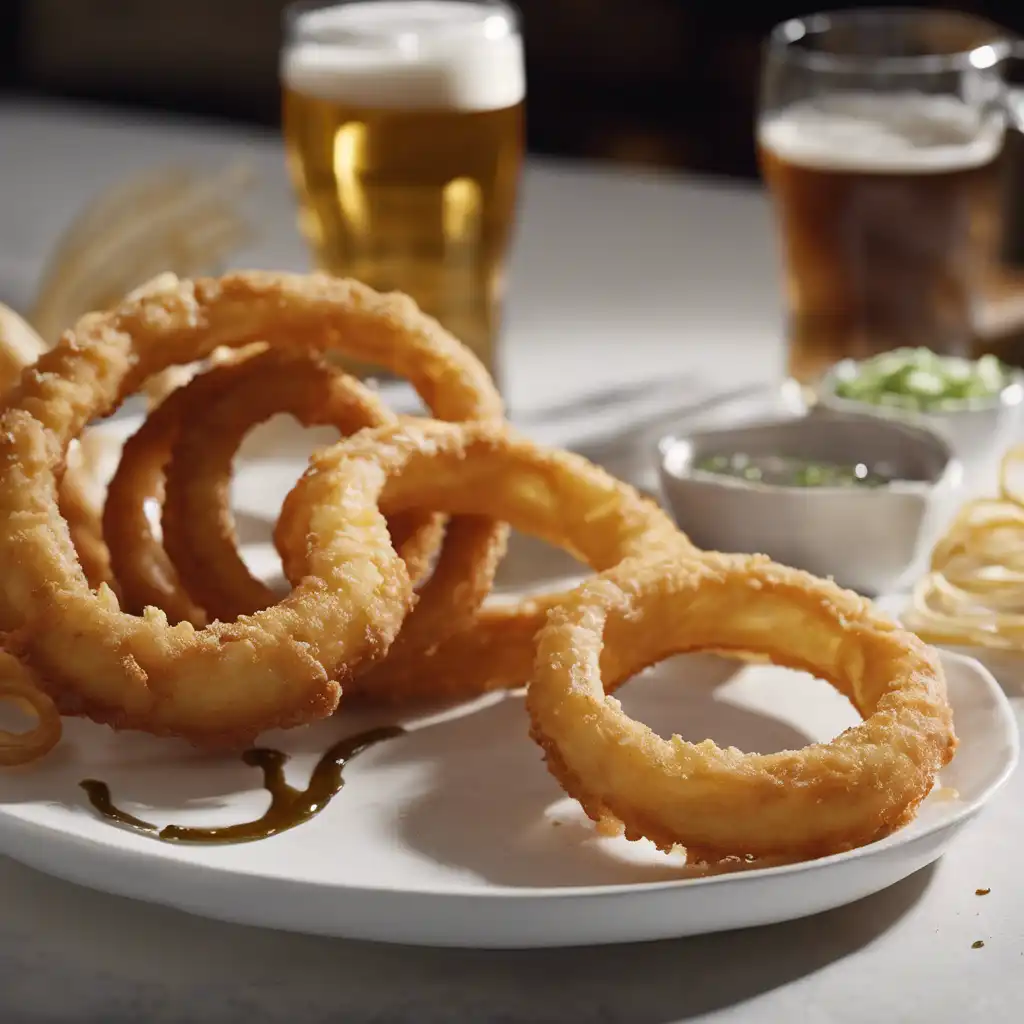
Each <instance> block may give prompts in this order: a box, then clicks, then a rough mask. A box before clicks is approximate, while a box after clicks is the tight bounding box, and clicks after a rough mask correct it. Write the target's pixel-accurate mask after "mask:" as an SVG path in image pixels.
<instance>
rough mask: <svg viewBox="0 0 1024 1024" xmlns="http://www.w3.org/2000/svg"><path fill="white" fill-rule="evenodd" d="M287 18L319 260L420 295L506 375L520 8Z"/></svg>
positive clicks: (300, 175)
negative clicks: (502, 346) (504, 308)
mask: <svg viewBox="0 0 1024 1024" xmlns="http://www.w3.org/2000/svg"><path fill="white" fill-rule="evenodd" d="M285 26H286V27H285V32H286V37H285V42H284V48H283V51H282V55H281V82H282V88H283V94H284V95H283V115H282V116H283V122H284V137H285V146H286V151H287V159H288V167H289V171H290V174H291V178H292V181H293V184H294V187H295V191H296V194H297V197H298V203H299V228H300V230H301V232H302V234H303V235H304V236H305V238H306V239H307V241H308V244H309V246H310V249H311V251H312V254H313V259H314V262H315V264H316V265H317V267H318V268H319V269H321V270H325V271H327V272H329V273H332V274H336V275H338V276H344V277H353V278H357V279H358V280H360V281H363V282H364V283H365V284H368V285H370V286H371V287H373V288H375V289H377V290H379V291H385V292H386V291H402V292H405V293H407V294H408V295H411V296H412V297H413V299H415V300H416V302H417V303H418V304H419V306H420V307H421V308H422V309H423V310H425V311H426V312H427V313H429V314H431V315H432V316H434V317H436V318H437V319H438V320H439V321H440V322H441V323H442V324H443V325H444V326H445V327H447V328H448V330H450V331H451V332H452V333H453V334H454V335H456V337H458V338H459V339H460V340H462V341H463V342H464V343H465V344H466V345H468V346H469V347H470V348H471V349H472V350H473V351H474V352H475V353H476V354H477V355H478V356H479V357H480V359H481V360H482V361H483V362H484V364H485V365H486V366H487V367H488V369H489V370H490V371H491V372H492V374H495V376H497V371H498V334H499V329H500V320H501V305H502V296H503V292H504V279H505V260H506V252H507V249H508V246H509V243H510V238H511V234H512V229H513V221H514V218H515V208H516V193H517V188H518V183H519V175H520V169H521V165H522V159H523V121H524V118H523V102H524V97H525V91H526V86H525V71H524V65H523V47H522V39H521V35H520V30H519V24H518V19H517V17H516V13H515V11H514V9H513V8H512V7H510V6H508V5H507V4H504V3H501V2H497V0H340V2H339V0H334V2H333V3H313V4H309V3H301V4H295V5H292V6H291V7H289V8H288V9H287V10H286V14H285ZM363 369H365V368H363Z"/></svg>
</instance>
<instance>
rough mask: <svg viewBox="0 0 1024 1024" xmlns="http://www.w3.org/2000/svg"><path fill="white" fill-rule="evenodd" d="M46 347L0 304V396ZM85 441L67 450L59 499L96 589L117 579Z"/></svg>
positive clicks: (9, 310)
mask: <svg viewBox="0 0 1024 1024" xmlns="http://www.w3.org/2000/svg"><path fill="white" fill-rule="evenodd" d="M47 347H48V346H47V344H46V342H45V341H43V339H42V338H41V337H40V336H39V335H38V334H37V333H36V331H35V330H34V328H33V327H32V326H31V325H30V324H29V323H28V322H27V321H26V320H23V319H22V318H21V317H20V316H18V314H17V313H15V312H14V311H13V310H12V309H8V308H7V307H6V306H5V305H3V303H0V396H2V395H5V394H6V393H7V392H8V391H10V390H11V389H12V388H13V387H14V385H15V384H16V383H17V382H18V380H19V378H20V377H21V374H22V372H23V371H24V369H25V367H26V366H31V365H32V364H33V363H34V362H35V361H36V360H37V359H38V358H39V357H40V356H41V355H42V354H43V353H44V352H45V351H46V350H47ZM86 440H87V437H83V438H81V439H80V440H78V441H76V442H75V443H74V444H73V445H71V446H70V447H69V448H68V455H67V463H66V465H65V467H64V473H63V475H62V476H61V480H60V484H59V488H60V498H59V500H60V508H61V514H62V515H63V516H64V518H65V519H66V520H67V522H68V529H69V530H70V531H71V542H72V544H74V546H75V550H76V551H77V553H78V558H79V561H80V562H81V563H82V569H83V570H84V572H85V577H86V579H87V580H88V581H89V585H90V586H91V587H93V588H95V587H98V586H99V585H100V584H101V583H107V584H108V585H114V580H113V574H112V571H111V567H110V554H109V552H108V551H107V546H106V544H105V543H104V540H103V531H102V528H101V525H100V510H99V505H98V504H97V503H96V502H95V501H93V500H92V499H91V497H90V495H89V493H88V486H87V484H88V477H89V476H90V474H91V470H92V468H93V467H91V466H90V465H88V460H87V459H86V457H85V452H84V451H83V448H82V446H83V444H84V443H85V441H86Z"/></svg>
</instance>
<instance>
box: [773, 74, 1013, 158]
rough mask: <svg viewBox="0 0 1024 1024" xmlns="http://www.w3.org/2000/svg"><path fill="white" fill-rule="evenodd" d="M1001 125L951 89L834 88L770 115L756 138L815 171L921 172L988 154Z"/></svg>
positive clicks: (990, 155) (781, 155) (995, 145)
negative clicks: (941, 92) (936, 92)
mask: <svg viewBox="0 0 1024 1024" xmlns="http://www.w3.org/2000/svg"><path fill="white" fill-rule="evenodd" d="M1003 127H1004V126H1003V121H1002V118H1000V117H993V116H992V115H990V114H986V115H983V114H981V113H980V112H979V111H978V110H977V108H972V107H971V106H969V105H967V104H966V103H963V102H961V101H960V100H958V99H957V98H956V97H953V96H929V95H925V94H921V93H901V94H895V95H893V94H880V93H837V94H834V95H831V96H822V97H819V98H817V99H814V100H807V101H804V102H801V103H794V104H792V105H791V106H789V107H786V108H784V109H783V110H781V111H778V112H776V113H774V114H772V115H770V116H769V117H767V118H766V119H765V120H764V121H763V122H762V124H761V125H760V127H759V129H758V141H759V142H760V143H761V145H762V146H764V148H765V149H768V150H770V151H771V152H772V153H774V154H775V155H776V156H777V157H779V158H780V159H781V160H785V161H786V162H787V163H791V164H797V165H799V166H804V167H814V168H817V169H819V170H834V171H862V172H868V173H870V172H875V173H889V174H928V173H940V172H943V171H954V170H964V169H966V168H969V167H980V166H981V165H983V164H986V163H988V162H989V161H990V160H993V159H995V156H996V154H997V153H998V152H999V149H1000V147H1001V145H1002V141H1003Z"/></svg>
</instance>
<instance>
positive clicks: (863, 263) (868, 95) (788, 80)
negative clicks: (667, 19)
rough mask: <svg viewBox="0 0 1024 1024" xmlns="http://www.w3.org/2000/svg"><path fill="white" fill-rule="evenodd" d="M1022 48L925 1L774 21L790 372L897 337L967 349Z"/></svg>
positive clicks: (766, 170) (776, 171)
mask: <svg viewBox="0 0 1024 1024" xmlns="http://www.w3.org/2000/svg"><path fill="white" fill-rule="evenodd" d="M1013 48H1014V43H1013V42H1012V41H1011V40H1010V39H1008V38H1007V37H1006V35H1005V34H1004V33H1002V32H1001V31H1000V30H999V29H998V28H997V27H995V26H993V25H992V24H990V23H988V22H985V21H983V20H981V19H978V18H974V17H971V16H968V15H963V14H959V13H956V12H953V11H940V10H927V9H910V8H905V9H890V10H884V9H876V10H862V11H841V12H836V13H831V14H818V15H814V16H811V17H808V18H798V19H793V20H790V21H787V22H785V23H783V24H781V25H779V26H778V27H777V28H776V29H775V30H774V32H773V33H772V35H771V37H770V39H769V41H768V44H767V51H766V57H765V62H764V68H763V80H762V90H761V109H760V112H759V118H758V126H757V143H758V157H759V161H760V165H761V168H762V173H763V175H764V178H765V181H766V183H767V185H768V189H769V191H770V193H771V195H772V197H773V199H774V205H775V209H776V216H777V219H778V222H779V225H780V233H781V244H782V251H783V263H784V270H785V279H786V299H787V306H788V310H787V312H788V332H789V338H788V340H789V367H788V369H789V373H790V376H792V377H793V378H795V379H796V380H798V381H800V382H801V383H809V382H812V381H813V380H815V379H817V378H818V377H819V376H820V374H821V373H822V372H824V371H825V370H827V369H828V368H829V367H830V366H831V365H832V364H834V363H835V362H837V361H838V360H840V359H843V358H847V357H853V358H863V357H866V356H870V355H873V354H876V353H878V352H882V351H887V350H890V349H893V348H898V347H901V346H924V347H926V348H930V349H932V350H934V351H936V352H940V353H943V354H954V355H969V354H970V349H971V344H972V340H973V335H974V321H975V315H976V309H977V304H978V298H979V295H978V292H979V288H978V286H979V273H980V271H981V270H982V269H983V267H984V260H985V258H986V249H987V248H989V247H990V239H991V236H992V233H993V225H994V222H995V221H996V219H997V217H998V212H997V204H998V202H999V193H998V189H997V187H996V186H997V181H998V173H997V171H998V159H997V158H998V157H999V154H1000V152H1001V150H1002V148H1003V139H1004V133H1005V129H1006V124H1007V111H1008V103H1007V89H1006V85H1005V83H1004V82H1003V80H1002V77H1001V66H1002V65H1003V62H1004V60H1005V58H1006V57H1008V56H1009V55H1010V54H1011V52H1013Z"/></svg>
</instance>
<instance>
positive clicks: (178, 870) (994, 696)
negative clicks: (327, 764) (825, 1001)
mask: <svg viewBox="0 0 1024 1024" xmlns="http://www.w3.org/2000/svg"><path fill="white" fill-rule="evenodd" d="M936 649H937V650H938V652H939V655H940V660H941V661H942V662H943V667H944V668H945V666H946V664H947V663H951V664H953V665H956V666H957V667H958V669H959V670H960V671H966V672H969V673H971V674H972V675H973V676H974V677H975V680H974V681H975V682H978V683H981V684H983V685H984V688H985V691H986V693H987V695H988V698H989V703H990V705H991V706H992V707H993V710H995V712H996V714H997V716H998V720H999V723H1000V725H1001V727H1002V728H1001V732H1002V734H1003V739H1004V741H1005V742H1004V744H1003V745H1002V746H1001V749H1003V750H1004V757H1003V761H1002V765H1001V767H1000V769H999V771H998V772H997V774H996V775H995V777H994V778H993V779H991V780H990V781H989V782H988V784H987V785H986V786H985V787H984V788H983V789H982V791H981V792H980V793H979V794H978V795H977V796H975V797H974V798H973V799H972V800H970V801H967V802H964V803H962V804H961V805H960V806H958V807H957V808H956V809H955V810H953V811H951V813H950V814H949V815H948V816H944V817H942V818H940V819H939V820H938V821H935V822H932V823H931V824H929V825H927V826H925V827H924V828H922V829H921V830H920V831H917V832H915V833H913V834H911V833H908V832H907V831H906V830H905V829H899V830H897V831H896V832H893V833H891V834H890V835H888V836H885V837H884V838H883V839H880V840H878V841H876V842H873V843H869V844H867V845H865V846H860V847H857V848H855V849H853V850H846V851H843V852H840V853H834V854H830V855H828V856H826V857H819V858H816V859H814V860H807V861H797V862H795V863H792V864H779V865H772V866H767V867H762V868H749V869H746V870H739V871H733V872H724V873H722V874H715V875H705V876H699V877H689V878H671V879H661V880H658V881H650V882H617V883H611V884H604V885H601V884H598V885H584V886H571V885H569V886H522V887H515V888H513V887H505V888H498V887H495V888H493V889H482V888H471V887H469V886H466V887H465V888H463V887H462V886H460V885H459V884H452V883H449V884H446V885H445V887H444V888H417V889H409V888H404V889H403V888H400V887H397V886H393V885H392V886H387V885H351V884H347V883H345V882H344V881H341V880H339V881H338V882H330V883H326V882H324V881H322V880H309V879H301V878H289V877H285V876H281V875H274V874H267V873H265V872H263V871H239V869H238V868H237V867H235V866H231V865H227V864H216V863H197V862H196V861H194V860H191V859H189V858H188V857H187V856H178V857H175V856H158V857H155V858H153V857H151V856H150V855H149V854H148V853H146V852H145V847H135V846H116V845H110V844H108V843H105V842H104V841H103V840H102V839H98V838H96V837H93V836H84V835H81V834H79V833H68V832H62V833H61V838H62V841H63V844H67V846H72V847H78V848H79V849H80V850H82V851H83V852H84V851H85V850H88V856H89V858H90V862H91V863H94V864H95V863H96V858H97V857H102V856H106V857H112V858H113V859H115V860H118V861H121V862H122V863H123V862H124V861H125V860H128V861H132V862H135V863H139V862H144V861H150V860H152V861H155V863H157V864H159V865H161V867H162V869H163V870H165V871H173V872H174V873H175V874H176V875H177V876H178V877H179V878H180V877H182V876H188V875H193V874H195V873H199V874H203V875H206V876H208V877H209V876H217V877H219V878H232V879H236V880H239V883H240V884H243V885H244V884H255V885H261V884H263V885H265V884H270V885H275V886H298V887H300V888H303V889H311V890H312V889H316V890H324V889H329V890H330V891H332V892H335V893H339V894H340V893H344V892H348V893H352V894H359V895H360V896H370V897H373V896H392V897H393V896H401V897H405V898H416V899H437V900H451V901H459V902H466V903H471V902H486V903H492V902H494V901H501V902H507V901H513V902H518V903H522V902H524V901H525V902H530V901H539V902H549V901H551V900H558V901H578V900H595V899H616V898H619V897H623V896H626V895H637V894H640V893H642V894H645V895H650V894H654V893H658V892H668V891H672V892H675V891H680V890H690V889H693V888H699V889H704V888H706V887H708V886H715V885H730V886H739V885H741V884H746V885H748V886H749V885H752V884H756V883H758V882H761V881H763V880H764V879H765V878H766V877H776V878H789V877H791V876H793V875H798V874H805V873H808V872H819V871H823V870H828V869H829V868H832V867H834V866H835V865H837V864H850V863H852V862H855V861H858V860H862V859H864V858H866V857H872V856H877V855H878V854H880V853H882V852H884V851H885V850H890V849H893V848H899V847H904V846H911V845H914V844H917V843H919V842H924V841H926V840H928V839H929V838H931V837H934V836H935V835H936V834H938V833H941V832H944V831H955V830H957V829H958V828H959V827H962V826H963V825H964V824H966V823H967V822H968V821H969V820H970V819H971V818H973V817H974V816H975V815H976V814H978V813H979V812H980V811H981V810H982V809H983V808H984V807H985V806H986V805H987V804H988V803H989V802H990V801H991V800H992V798H993V797H994V796H995V794H996V793H997V792H998V791H999V790H1000V789H1001V788H1002V787H1003V786H1004V785H1005V784H1006V782H1007V781H1008V780H1009V778H1010V776H1011V775H1012V774H1013V772H1014V771H1015V769H1016V768H1017V766H1018V763H1019V761H1020V754H1021V737H1020V732H1019V729H1018V727H1017V722H1016V717H1015V715H1014V712H1013V708H1012V706H1011V704H1010V701H1009V698H1008V697H1007V695H1006V693H1005V692H1004V691H1003V688H1002V687H1001V686H1000V684H999V682H998V681H997V680H996V678H995V676H994V674H993V673H992V672H991V671H990V670H989V669H988V668H987V667H986V666H985V665H984V664H982V663H981V662H980V661H978V660H977V659H976V658H972V657H970V656H968V655H965V654H961V653H958V652H954V651H950V650H947V649H945V648H941V647H939V648H936ZM10 806H17V805H8V804H4V803H2V802H0V811H3V810H4V809H5V808H7V807H10ZM56 831H58V830H56V829H55V828H54V827H53V826H52V825H46V824H42V823H40V822H38V821H33V820H31V819H27V818H24V817H21V816H20V815H18V814H16V813H0V853H2V854H5V855H7V856H11V857H12V858H13V859H15V860H19V861H21V862H22V863H24V864H25V865H26V866H28V867H32V868H36V864H37V863H38V862H37V861H34V860H26V859H23V858H22V857H19V856H17V855H15V854H11V853H9V852H8V849H7V843H6V842H4V836H6V835H9V834H12V833H17V834H19V836H21V837H22V838H26V837H31V838H33V839H39V840H40V841H44V840H47V839H51V840H52V838H53V835H54V833H55V832H56ZM122 831H123V830H122ZM151 841H152V840H146V839H140V842H151ZM65 848H66V847H65ZM36 870H40V871H43V872H44V873H48V874H51V875H54V876H56V875H57V872H55V871H49V870H47V869H45V868H36ZM74 874H75V876H76V879H77V878H79V877H89V876H90V872H89V871H85V872H75V873H74ZM64 877H68V876H67V875H64ZM83 884H86V885H89V884H90V883H83ZM91 887H92V888H101V887H100V886H98V885H92V886H91ZM103 891H106V892H108V893H110V894H112V895H115V894H116V895H122V894H123V892H116V890H115V889H111V888H109V887H106V886H104V887H103ZM149 902H152V903H162V905H165V906H166V905H173V904H168V903H166V902H162V901H160V900H149Z"/></svg>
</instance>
